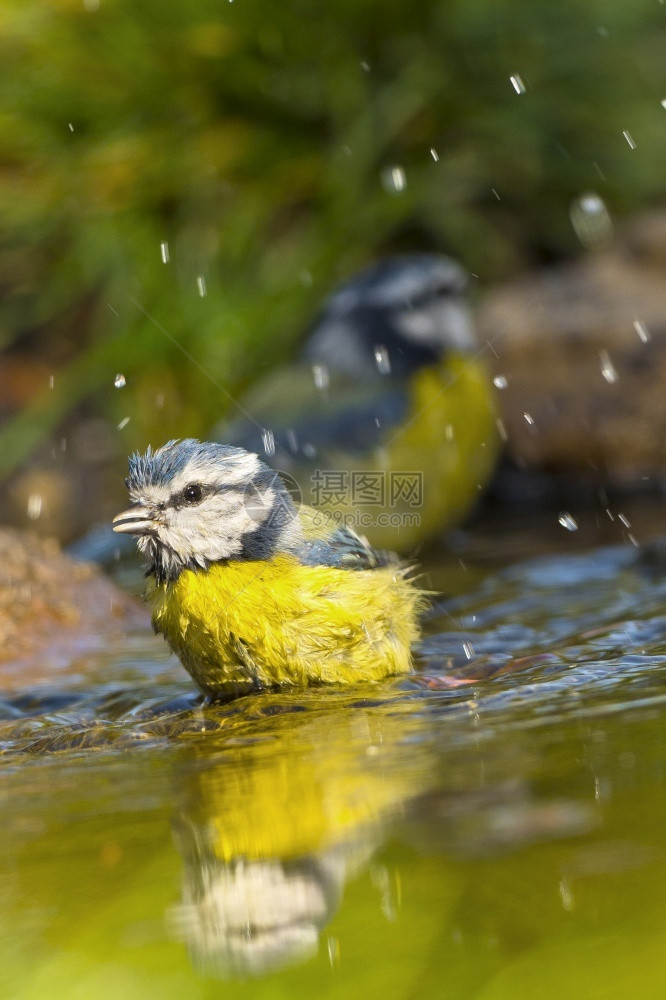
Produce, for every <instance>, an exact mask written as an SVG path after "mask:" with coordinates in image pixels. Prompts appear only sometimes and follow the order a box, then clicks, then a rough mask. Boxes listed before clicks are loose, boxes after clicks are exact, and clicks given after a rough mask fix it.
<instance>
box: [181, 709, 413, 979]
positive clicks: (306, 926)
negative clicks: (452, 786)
mask: <svg viewBox="0 0 666 1000" xmlns="http://www.w3.org/2000/svg"><path fill="white" fill-rule="evenodd" d="M267 705H268V708H269V710H270V713H271V714H268V715H263V716H262V717H260V718H257V716H256V714H255V715H254V718H253V719H250V717H249V715H246V716H245V717H244V718H241V720H240V721H236V722H235V723H233V725H234V726H235V727H237V728H235V729H234V731H233V732H232V729H231V726H230V727H229V728H227V729H226V730H225V735H224V737H223V738H222V737H213V739H211V738H210V737H211V736H212V734H210V733H208V734H207V737H208V738H207V739H206V741H205V743H204V741H203V740H201V741H198V744H197V746H196V747H195V748H194V749H193V752H192V755H191V756H190V757H188V759H187V761H186V762H184V764H183V767H182V769H181V771H180V773H179V795H180V801H181V808H180V811H179V814H178V815H177V817H176V818H175V821H174V830H175V839H176V844H177V846H178V849H179V851H180V853H181V855H182V857H183V862H184V874H183V890H182V901H181V903H180V904H179V905H177V906H175V907H174V908H173V910H172V912H171V915H170V916H171V924H172V927H173V930H174V933H175V934H176V936H178V937H179V938H181V939H182V940H184V941H185V942H186V943H187V945H188V947H189V950H190V952H191V955H192V959H193V961H194V963H195V965H196V966H197V967H198V968H199V969H200V970H201V971H202V972H204V973H206V974H208V975H215V976H220V977H233V976H247V975H261V974H263V973H266V972H269V971H272V970H275V969H277V968H280V967H283V966H286V965H290V964H293V963H296V962H300V961H303V960H305V959H307V958H308V957H310V956H311V955H313V954H314V953H315V952H316V951H317V948H318V940H319V934H320V932H321V930H322V929H323V928H324V927H325V926H326V925H327V924H328V923H329V922H330V921H331V919H332V918H333V916H334V914H335V913H336V911H337V909H338V907H339V905H340V902H341V899H342V895H343V891H344V886H345V883H346V882H347V880H348V879H350V878H352V877H353V876H354V874H356V873H357V872H358V871H359V870H360V869H361V868H362V867H363V866H364V864H365V863H366V862H367V861H368V860H369V859H370V857H371V856H372V854H373V853H374V851H375V850H376V849H377V848H378V847H379V845H380V844H381V843H382V841H383V839H384V837H385V834H386V830H387V828H388V827H389V826H390V824H391V822H392V821H393V820H394V819H395V818H396V817H397V816H399V815H401V814H403V813H404V811H405V810H406V808H407V807H408V804H409V803H410V801H413V800H414V798H415V796H417V795H418V794H419V793H420V792H423V791H425V789H426V788H427V787H428V786H429V784H431V783H432V777H431V776H429V770H430V768H431V761H430V760H429V755H427V754H425V755H424V753H423V751H422V749H419V746H418V743H417V741H415V740H409V736H410V733H413V732H414V730H415V727H416V721H415V719H414V717H413V714H412V713H406V712H405V711H404V707H405V706H404V704H402V705H401V704H400V703H397V702H395V703H392V702H391V701H390V700H388V701H385V702H382V703H375V704H372V703H360V702H359V701H358V697H357V698H356V702H355V703H354V701H353V699H351V698H350V697H349V696H345V697H343V696H340V697H339V698H335V699H331V695H330V694H329V695H328V696H327V697H322V696H321V695H317V694H314V695H313V696H312V697H311V698H310V699H309V700H308V699H305V700H304V701H302V702H301V703H299V704H298V705H296V704H293V703H292V704H290V703H289V702H288V701H287V700H286V699H285V698H284V697H282V699H281V700H280V699H279V697H278V696H275V700H274V701H273V702H268V703H267ZM299 709H300V710H299ZM273 711H275V712H276V713H277V714H272V712H273ZM378 905H381V903H380V901H378Z"/></svg>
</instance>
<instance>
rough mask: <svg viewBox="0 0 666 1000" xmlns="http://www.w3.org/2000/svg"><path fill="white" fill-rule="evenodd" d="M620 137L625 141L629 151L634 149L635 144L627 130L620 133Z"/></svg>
mask: <svg viewBox="0 0 666 1000" xmlns="http://www.w3.org/2000/svg"><path fill="white" fill-rule="evenodd" d="M622 135H623V136H624V137H625V139H626V140H627V142H628V143H629V148H630V149H636V143H635V142H634V140H633V137H632V135H631V132H627V130H626V129H625V130H624V132H623V133H622Z"/></svg>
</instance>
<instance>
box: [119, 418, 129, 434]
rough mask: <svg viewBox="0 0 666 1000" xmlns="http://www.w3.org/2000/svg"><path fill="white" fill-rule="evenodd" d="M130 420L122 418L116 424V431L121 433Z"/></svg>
mask: <svg viewBox="0 0 666 1000" xmlns="http://www.w3.org/2000/svg"><path fill="white" fill-rule="evenodd" d="M131 419H132V418H131V417H123V419H122V420H121V421H120V423H119V424H118V430H119V431H122V430H123V429H124V428H125V427H127V425H128V423H129V422H130V420H131Z"/></svg>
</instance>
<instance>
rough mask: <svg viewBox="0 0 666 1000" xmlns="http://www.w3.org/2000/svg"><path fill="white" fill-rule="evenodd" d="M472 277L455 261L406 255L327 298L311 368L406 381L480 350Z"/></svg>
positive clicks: (313, 338) (308, 351) (307, 356)
mask: <svg viewBox="0 0 666 1000" xmlns="http://www.w3.org/2000/svg"><path fill="white" fill-rule="evenodd" d="M466 290H467V274H466V272H465V270H464V269H463V268H462V267H461V266H460V264H458V263H456V261H454V260H451V259H450V258H448V257H443V256H440V255H437V254H407V255H403V256H397V257H389V258H387V259H386V260H381V261H379V262H378V263H376V264H373V265H372V266H371V267H369V268H367V269H366V270H365V271H363V272H362V273H361V274H360V275H357V276H356V277H355V278H352V279H351V280H350V281H348V282H347V283H346V284H344V285H342V286H341V287H340V288H338V289H337V291H335V292H333V294H332V295H331V296H330V297H329V298H328V300H327V302H326V304H325V306H324V309H323V311H322V313H321V315H320V316H319V319H318V320H317V322H316V323H315V325H314V327H313V329H312V331H311V333H310V335H309V338H308V341H307V344H306V347H305V350H304V354H303V357H304V360H305V361H307V362H308V363H312V364H314V363H316V364H322V365H326V366H327V367H328V368H329V369H330V370H331V371H341V372H345V373H346V374H348V375H351V376H353V377H355V378H358V377H363V376H365V375H368V376H370V377H372V376H375V377H376V375H377V366H378V364H379V365H381V364H383V365H384V368H385V371H386V373H387V374H394V375H398V376H401V377H402V376H404V375H407V374H409V373H410V372H412V371H414V370H416V369H417V368H419V367H421V366H422V365H425V364H433V363H434V362H436V361H437V360H438V359H439V358H440V357H442V355H444V354H445V353H446V352H447V351H450V350H451V351H463V352H465V351H470V350H473V349H474V347H475V340H474V333H473V327H472V321H471V316H470V312H469V307H468V304H467V300H466Z"/></svg>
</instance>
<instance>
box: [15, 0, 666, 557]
mask: <svg viewBox="0 0 666 1000" xmlns="http://www.w3.org/2000/svg"><path fill="white" fill-rule="evenodd" d="M665 24H666V7H665V6H664V5H663V3H661V2H658V0H633V2H632V3H631V4H628V3H626V2H624V0H604V2H603V3H601V2H593V0H562V2H560V3H558V4H548V3H545V2H542V3H535V2H533V0H530V2H528V0H422V2H420V3H419V4H416V5H411V4H405V3H403V2H399V0H383V2H381V3H378V2H369V0H354V2H350V0H334V2H332V0H328V2H326V3H323V2H321V0H308V2H304V0H285V2H282V3H280V4H268V3H262V4H259V3H258V2H257V0H234V2H221V0H216V2H213V0H199V2H197V3H194V2H193V0H161V2H160V3H159V4H158V3H155V2H147V0H131V2H130V0H3V2H2V4H1V6H0V29H1V30H0V49H1V51H0V55H1V60H2V67H3V69H2V71H1V72H0V87H1V96H0V107H1V108H2V111H1V112H0V164H1V166H0V287H1V289H2V294H1V295H0V348H1V349H2V351H3V355H2V363H1V364H0V421H1V423H0V481H1V482H2V483H4V487H3V490H4V492H3V494H2V497H3V500H4V501H5V505H4V506H5V511H6V512H7V519H15V520H16V519H19V520H20V516H21V514H23V516H25V511H26V510H28V512H29V516H30V517H31V518H32V519H33V520H35V521H37V520H39V525H37V526H38V527H42V528H43V530H55V531H57V532H58V533H59V534H61V536H63V537H68V536H70V537H71V536H72V535H73V534H75V533H76V532H77V531H78V530H79V526H80V523H81V521H82V520H83V521H85V520H86V519H88V520H91V521H92V520H98V519H100V518H101V517H103V516H106V513H107V510H106V507H107V505H108V507H109V510H110V511H112V510H113V509H114V508H115V505H116V503H117V502H118V498H119V497H120V496H121V490H122V483H121V482H120V481H118V483H117V486H116V487H113V486H112V485H111V484H112V483H116V478H117V469H119V468H121V467H122V464H123V463H124V456H125V455H126V454H127V452H128V451H130V450H132V449H133V448H135V447H144V446H145V445H146V444H147V443H148V442H152V443H155V444H159V443H161V442H163V441H164V440H165V439H166V438H168V437H170V436H178V437H182V436H185V435H189V434H193V435H206V434H207V432H208V431H209V429H210V427H211V426H212V425H213V424H214V423H215V422H216V420H218V419H219V417H220V416H221V415H222V413H223V412H224V411H225V410H226V409H227V408H228V407H229V406H230V405H231V404H230V398H231V397H232V396H234V395H235V394H236V392H238V391H239V390H241V389H242V387H243V386H244V385H245V384H247V383H248V382H249V381H251V380H252V379H253V378H255V377H257V376H258V375H261V374H264V373H265V371H267V370H268V369H269V368H270V367H271V366H272V365H274V364H276V363H278V362H279V361H280V360H281V359H284V358H286V357H288V356H289V354H290V351H291V350H292V349H293V347H294V345H295V343H296V342H297V340H298V338H299V336H300V335H301V334H302V332H303V329H304V327H305V326H306V325H307V323H308V322H309V321H310V320H311V319H312V317H313V315H314V313H315V312H316V309H317V305H318V303H319V302H320V301H321V300H322V298H323V297H324V296H325V294H326V293H327V292H328V291H329V290H330V289H331V287H332V286H333V285H334V284H335V283H336V282H337V281H339V280H340V279H342V278H344V277H345V276H347V275H349V274H350V273H351V272H352V271H353V270H354V269H356V268H358V267H360V266H362V265H364V264H365V263H367V262H368V260H370V259H372V258H373V257H375V256H376V255H378V254H380V253H384V252H387V251H392V250H400V249H424V250H437V251H443V252H446V253H451V254H453V255H454V256H456V257H458V258H459V259H460V260H461V261H462V262H463V263H464V264H465V265H466V266H467V267H468V268H469V269H470V270H471V271H472V272H473V273H474V275H476V276H478V283H477V286H478V287H479V288H483V287H485V286H487V285H488V284H489V283H491V282H495V281H498V280H501V279H502V278H505V277H508V276H510V275H512V274H514V273H516V272H517V271H520V270H522V269H524V268H526V267H528V266H531V265H534V264H539V263H542V262H546V261H552V260H557V259H562V258H564V257H567V256H571V255H574V254H575V253H577V252H578V251H579V250H580V244H579V243H578V240H577V238H576V235H575V233H574V231H573V228H572V225H571V221H570V216H569V210H570V206H571V203H572V200H574V199H575V198H577V197H579V196H580V195H581V194H582V193H584V192H586V191H594V192H597V193H598V194H599V195H600V196H601V197H602V198H603V199H604V201H605V203H606V205H607V206H608V209H609V211H610V212H611V215H612V217H613V219H614V220H616V221H617V220H619V219H621V218H622V216H623V215H625V214H627V213H628V212H631V211H632V210H634V209H636V208H640V209H645V208H646V207H649V206H650V205H651V204H657V203H660V202H662V201H663V195H664V188H665V186H666V182H665V181H664V177H663V155H664V126H665V125H666V106H664V105H663V103H662V102H663V100H664V99H666V63H665V61H664V58H663V52H664V40H665V39H664V35H665V30H664V28H665ZM512 77H514V80H513V81H512V79H511V78H512ZM523 90H524V92H518V91H523ZM625 132H626V133H628V134H629V136H630V138H631V142H629V141H628V140H627V137H626V136H625V135H624V134H623V133H625ZM632 147H635V148H632ZM117 375H122V376H123V377H122V378H121V379H117V378H116V376H117ZM102 469H104V470H107V472H108V470H109V469H111V470H112V473H113V474H110V473H109V474H108V475H106V474H104V475H103V474H102V473H101V471H100V470H102ZM40 477H41V478H40ZM49 477H50V478H49ZM49 482H50V483H51V486H50V487H49V486H48V483H49ZM45 484H47V485H45ZM54 484H55V485H54ZM92 484H94V485H92ZM49 490H50V493H49ZM36 496H39V497H43V498H44V499H43V503H42V500H40V501H39V503H38V502H37V501H35V500H34V499H32V500H31V498H34V497H36ZM49 496H51V499H49ZM74 501H76V502H78V506H79V509H80V511H81V508H85V513H83V514H82V513H79V515H78V516H77V517H73V515H72V508H73V507H74V506H75V505H76V504H75V503H74ZM31 502H32V513H30V503H31ZM38 507H39V511H38V512H37V508H38ZM36 512H37V516H34V515H35V513H36ZM3 519H4V518H3Z"/></svg>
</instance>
